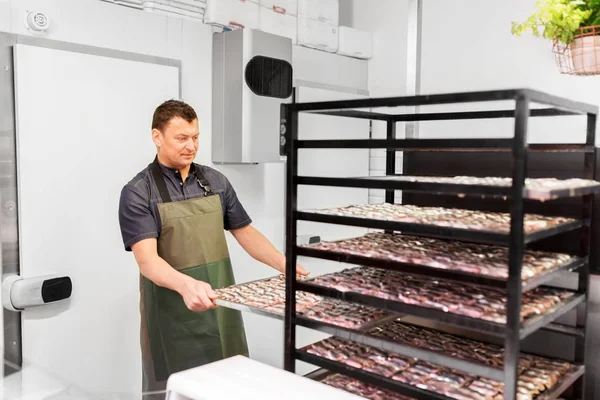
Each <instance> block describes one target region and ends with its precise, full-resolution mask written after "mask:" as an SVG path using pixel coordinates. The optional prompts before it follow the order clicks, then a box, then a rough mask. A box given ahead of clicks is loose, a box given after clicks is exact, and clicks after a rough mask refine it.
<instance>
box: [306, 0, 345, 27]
mask: <svg viewBox="0 0 600 400" xmlns="http://www.w3.org/2000/svg"><path fill="white" fill-rule="evenodd" d="M339 14H340V2H339V0H298V17H303V18H308V19H314V20H317V21H321V22H327V23H329V24H331V25H336V26H337V25H339V23H340V16H339Z"/></svg>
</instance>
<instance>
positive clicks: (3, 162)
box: [0, 32, 182, 376]
mask: <svg viewBox="0 0 600 400" xmlns="http://www.w3.org/2000/svg"><path fill="white" fill-rule="evenodd" d="M16 44H25V45H29V46H36V47H41V48H47V49H54V50H64V51H69V52H73V53H80V54H88V55H95V56H102V57H110V58H116V59H121V60H127V61H136V62H142V63H147V64H156V65H166V66H171V67H176V68H177V69H178V71H179V85H178V86H179V88H178V92H179V98H181V97H182V69H181V60H176V59H171V58H165V57H157V56H151V55H145V54H139V53H132V52H127V51H121V50H114V49H109V48H103V47H96V46H89V45H84V44H78V43H70V42H63V41H56V40H51V39H46V38H39V37H32V36H26V35H16V34H11V33H2V32H0V73H1V74H2V75H1V76H0V121H5V122H3V124H2V125H0V140H8V141H9V142H10V145H9V146H7V147H4V148H2V147H0V227H1V228H2V229H0V260H1V261H0V262H1V270H0V272H1V275H2V278H4V276H6V275H18V274H20V273H21V269H20V262H19V260H20V254H19V232H18V226H19V225H18V224H19V220H18V204H19V201H18V197H17V193H18V192H17V160H16V154H17V148H16V110H15V104H16V98H15V95H16V93H15V91H14V83H15V79H14V78H15V77H14V58H13V46H14V45H16ZM2 312H3V327H2V328H3V330H4V343H3V361H4V376H9V375H11V374H13V373H15V372H18V371H19V370H20V369H21V367H22V365H23V345H22V335H21V332H22V320H21V313H20V312H14V311H9V310H6V309H4V308H2Z"/></svg>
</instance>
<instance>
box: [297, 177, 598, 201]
mask: <svg viewBox="0 0 600 400" xmlns="http://www.w3.org/2000/svg"><path fill="white" fill-rule="evenodd" d="M298 184H299V185H312V186H338V187H351V188H369V189H387V190H406V191H411V192H425V193H436V194H456V195H459V196H465V195H481V196H494V197H506V198H511V197H512V187H511V185H512V179H510V178H497V177H496V178H479V177H473V176H468V177H467V176H464V177H429V176H409V175H388V176H368V177H352V178H324V177H313V176H299V177H298ZM599 192H600V182H597V181H593V180H588V179H564V180H559V179H549V178H539V179H527V180H526V181H525V187H524V189H523V198H525V199H529V200H537V201H549V200H556V199H559V198H564V197H576V196H585V195H588V194H595V193H599Z"/></svg>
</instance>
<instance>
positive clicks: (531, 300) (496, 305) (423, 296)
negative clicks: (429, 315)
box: [301, 267, 580, 326]
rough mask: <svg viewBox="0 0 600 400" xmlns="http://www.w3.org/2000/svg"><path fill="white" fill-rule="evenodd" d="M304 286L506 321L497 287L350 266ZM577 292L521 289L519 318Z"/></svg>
mask: <svg viewBox="0 0 600 400" xmlns="http://www.w3.org/2000/svg"><path fill="white" fill-rule="evenodd" d="M303 284H304V285H303V286H309V287H310V288H311V290H317V291H319V288H322V289H323V290H322V291H323V292H326V293H324V294H325V295H327V296H331V297H333V298H338V299H341V300H348V301H356V300H357V299H358V298H357V297H356V296H354V297H353V298H352V299H350V298H349V297H350V296H348V294H351V295H352V294H358V295H361V296H362V298H363V300H364V301H365V302H369V303H368V305H373V306H377V307H382V308H385V309H388V310H390V311H392V310H394V309H395V308H394V307H393V306H394V304H403V305H407V306H418V307H419V308H420V309H433V310H438V311H441V312H442V313H443V314H440V315H437V316H438V317H439V316H442V315H447V314H454V315H457V316H463V317H469V318H471V319H472V320H479V321H484V322H491V323H494V324H498V326H500V324H502V325H503V324H506V301H507V299H506V291H505V290H502V289H499V288H490V287H486V286H480V285H474V284H464V283H458V282H451V281H441V280H437V279H435V278H432V277H425V276H418V275H410V274H406V273H402V272H399V271H389V270H383V269H380V268H371V267H356V268H348V269H345V270H343V271H340V272H336V273H331V274H326V275H321V276H318V277H315V278H312V279H309V280H306V281H305V282H303ZM301 288H302V287H301ZM304 290H306V288H305V289H304ZM575 295H576V293H575V292H573V291H569V290H561V289H554V288H545V287H537V288H535V289H532V290H530V291H528V292H526V293H523V295H522V306H521V322H522V323H527V322H530V321H532V320H534V319H536V318H538V317H540V316H544V315H546V314H550V313H553V312H554V311H556V310H557V309H558V308H559V307H561V306H563V305H564V304H565V303H567V302H569V301H570V300H571V299H574V300H575V299H577V300H580V298H579V297H575ZM574 300H573V301H574ZM356 302H359V303H360V301H356ZM398 312H403V311H398ZM417 316H419V315H417ZM473 322H474V321H473Z"/></svg>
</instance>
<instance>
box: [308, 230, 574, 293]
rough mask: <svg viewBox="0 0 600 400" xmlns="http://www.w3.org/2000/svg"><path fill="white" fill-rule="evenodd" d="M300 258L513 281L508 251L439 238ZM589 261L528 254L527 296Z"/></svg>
mask: <svg viewBox="0 0 600 400" xmlns="http://www.w3.org/2000/svg"><path fill="white" fill-rule="evenodd" d="M297 254H298V255H299V256H308V257H315V258H321V259H327V260H333V261H338V262H343V263H352V264H357V265H366V266H372V267H378V268H386V269H392V270H399V271H403V272H408V273H415V274H420V275H427V276H435V277H438V278H445V279H457V280H460V281H464V282H471V283H479V284H484V285H490V286H495V287H501V288H505V287H506V283H507V279H508V259H509V251H508V248H506V247H502V246H493V245H485V244H478V243H465V242H459V241H451V240H442V239H436V238H423V237H418V236H410V235H401V234H388V233H383V232H374V233H368V234H366V235H363V236H360V237H355V238H350V239H345V240H338V241H331V242H325V241H323V242H320V243H317V244H311V245H302V246H300V247H299V248H298V250H297ZM585 261H586V258H580V257H576V256H572V255H570V254H561V253H550V252H542V251H532V250H525V254H524V257H523V264H522V272H521V277H522V280H523V283H522V286H523V291H528V290H531V289H533V288H535V287H537V286H539V285H541V284H543V283H546V282H549V281H551V280H553V279H555V278H556V277H557V276H559V275H562V274H565V273H567V272H571V271H574V270H576V269H578V268H580V267H582V266H583V265H584V264H585Z"/></svg>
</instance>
